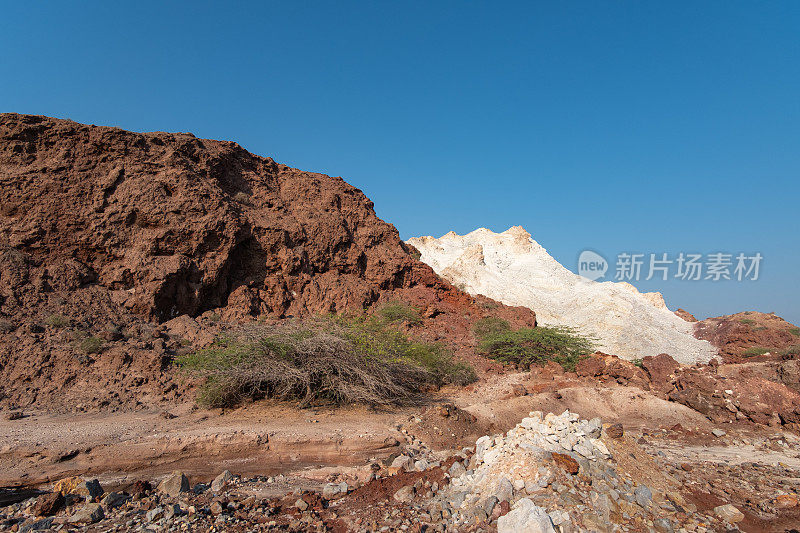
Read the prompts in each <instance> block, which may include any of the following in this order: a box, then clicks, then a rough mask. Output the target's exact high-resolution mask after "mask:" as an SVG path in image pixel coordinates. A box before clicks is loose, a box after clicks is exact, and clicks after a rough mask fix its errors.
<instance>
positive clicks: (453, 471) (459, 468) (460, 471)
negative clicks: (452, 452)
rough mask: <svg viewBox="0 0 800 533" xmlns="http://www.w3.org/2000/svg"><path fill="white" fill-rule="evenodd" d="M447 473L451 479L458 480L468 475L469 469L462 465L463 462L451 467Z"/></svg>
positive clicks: (457, 462)
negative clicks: (457, 478)
mask: <svg viewBox="0 0 800 533" xmlns="http://www.w3.org/2000/svg"><path fill="white" fill-rule="evenodd" d="M447 472H448V473H449V474H450V477H451V478H456V477H461V476H463V475H464V474H466V473H467V469H466V468H464V465H463V464H461V461H456V462H455V463H453V464H452V465H451V466H450V469H449V470H448V471H447Z"/></svg>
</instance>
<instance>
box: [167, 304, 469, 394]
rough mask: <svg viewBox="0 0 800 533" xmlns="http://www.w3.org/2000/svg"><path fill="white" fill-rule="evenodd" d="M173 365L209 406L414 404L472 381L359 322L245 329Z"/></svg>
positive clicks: (461, 367) (426, 350)
mask: <svg viewBox="0 0 800 533" xmlns="http://www.w3.org/2000/svg"><path fill="white" fill-rule="evenodd" d="M178 364H179V365H180V366H181V367H183V368H184V369H185V370H187V371H188V372H190V373H193V374H195V375H199V376H204V377H206V378H207V380H206V382H205V385H204V386H203V387H202V388H201V390H200V393H199V396H198V402H200V403H201V404H203V405H206V406H209V407H223V406H231V405H236V404H238V403H240V402H242V401H244V400H247V399H258V398H262V397H269V398H277V399H282V400H299V402H300V404H301V406H306V405H309V404H312V403H333V404H337V405H339V404H348V403H364V404H369V405H376V406H377V405H382V406H385V405H392V404H394V405H404V404H414V403H418V402H420V401H421V400H422V399H423V397H424V392H425V391H426V390H427V389H429V388H431V387H436V386H441V385H443V384H445V383H459V384H461V383H468V382H471V381H474V380H475V374H474V371H473V370H472V369H471V368H470V367H468V366H467V365H465V364H463V363H457V362H454V361H453V360H452V355H451V354H450V353H449V352H447V351H446V350H445V349H444V348H442V347H441V346H439V345H435V344H427V343H421V342H418V341H414V340H410V339H408V338H407V337H405V336H404V335H403V334H401V333H400V332H399V331H397V330H394V329H392V328H391V327H390V326H388V325H387V324H386V323H385V322H383V321H380V320H377V319H367V318H349V319H345V318H338V317H333V318H325V319H315V320H310V321H305V322H291V323H284V324H279V325H264V324H258V325H251V326H249V327H246V328H243V329H241V330H239V331H237V332H236V333H235V334H233V335H229V336H225V337H221V338H219V339H217V341H216V342H215V344H214V345H213V346H211V347H210V348H206V349H203V350H200V351H198V352H195V353H193V354H191V355H187V356H184V357H181V358H179V359H178Z"/></svg>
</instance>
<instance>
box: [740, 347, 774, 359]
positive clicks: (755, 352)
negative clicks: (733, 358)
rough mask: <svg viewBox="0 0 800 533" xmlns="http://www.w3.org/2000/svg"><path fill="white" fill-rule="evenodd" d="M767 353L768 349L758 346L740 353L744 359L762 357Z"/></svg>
mask: <svg viewBox="0 0 800 533" xmlns="http://www.w3.org/2000/svg"><path fill="white" fill-rule="evenodd" d="M768 351H769V348H762V347H760V346H753V347H751V348H748V349H746V350H745V351H744V352H742V355H743V356H745V357H757V356H759V355H764V354H765V353H767V352H768Z"/></svg>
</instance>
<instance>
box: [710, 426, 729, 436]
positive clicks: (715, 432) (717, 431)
mask: <svg viewBox="0 0 800 533" xmlns="http://www.w3.org/2000/svg"><path fill="white" fill-rule="evenodd" d="M711 434H712V435H714V436H715V437H724V436H725V435H727V434H728V432H727V431H725V430H724V429H717V428H714V429H712V430H711Z"/></svg>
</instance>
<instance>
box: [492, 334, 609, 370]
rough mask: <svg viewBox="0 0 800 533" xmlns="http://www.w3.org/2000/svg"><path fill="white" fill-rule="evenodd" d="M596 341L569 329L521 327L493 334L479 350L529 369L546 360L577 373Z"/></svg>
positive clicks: (494, 357) (493, 357) (499, 359)
mask: <svg viewBox="0 0 800 533" xmlns="http://www.w3.org/2000/svg"><path fill="white" fill-rule="evenodd" d="M594 349H595V346H594V342H592V340H591V339H589V338H587V337H583V336H581V335H579V334H578V333H576V332H575V330H573V329H571V328H567V327H561V326H558V327H544V326H539V327H535V328H520V329H517V330H508V331H501V332H497V333H491V334H489V335H486V336H485V337H483V339H481V342H480V345H479V347H478V350H479V352H480V353H482V354H483V355H486V356H488V357H491V358H492V359H497V360H498V361H502V362H504V363H509V364H513V365H515V366H516V367H517V368H520V369H526V368H529V367H530V366H531V365H532V364H539V365H542V364H545V363H546V362H547V361H555V362H557V363H559V364H560V365H561V366H562V367H563V368H564V369H565V370H567V371H574V370H575V365H576V364H577V363H578V361H580V360H581V359H582V358H583V356H585V355H588V354H589V353H592V352H593V351H594Z"/></svg>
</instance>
